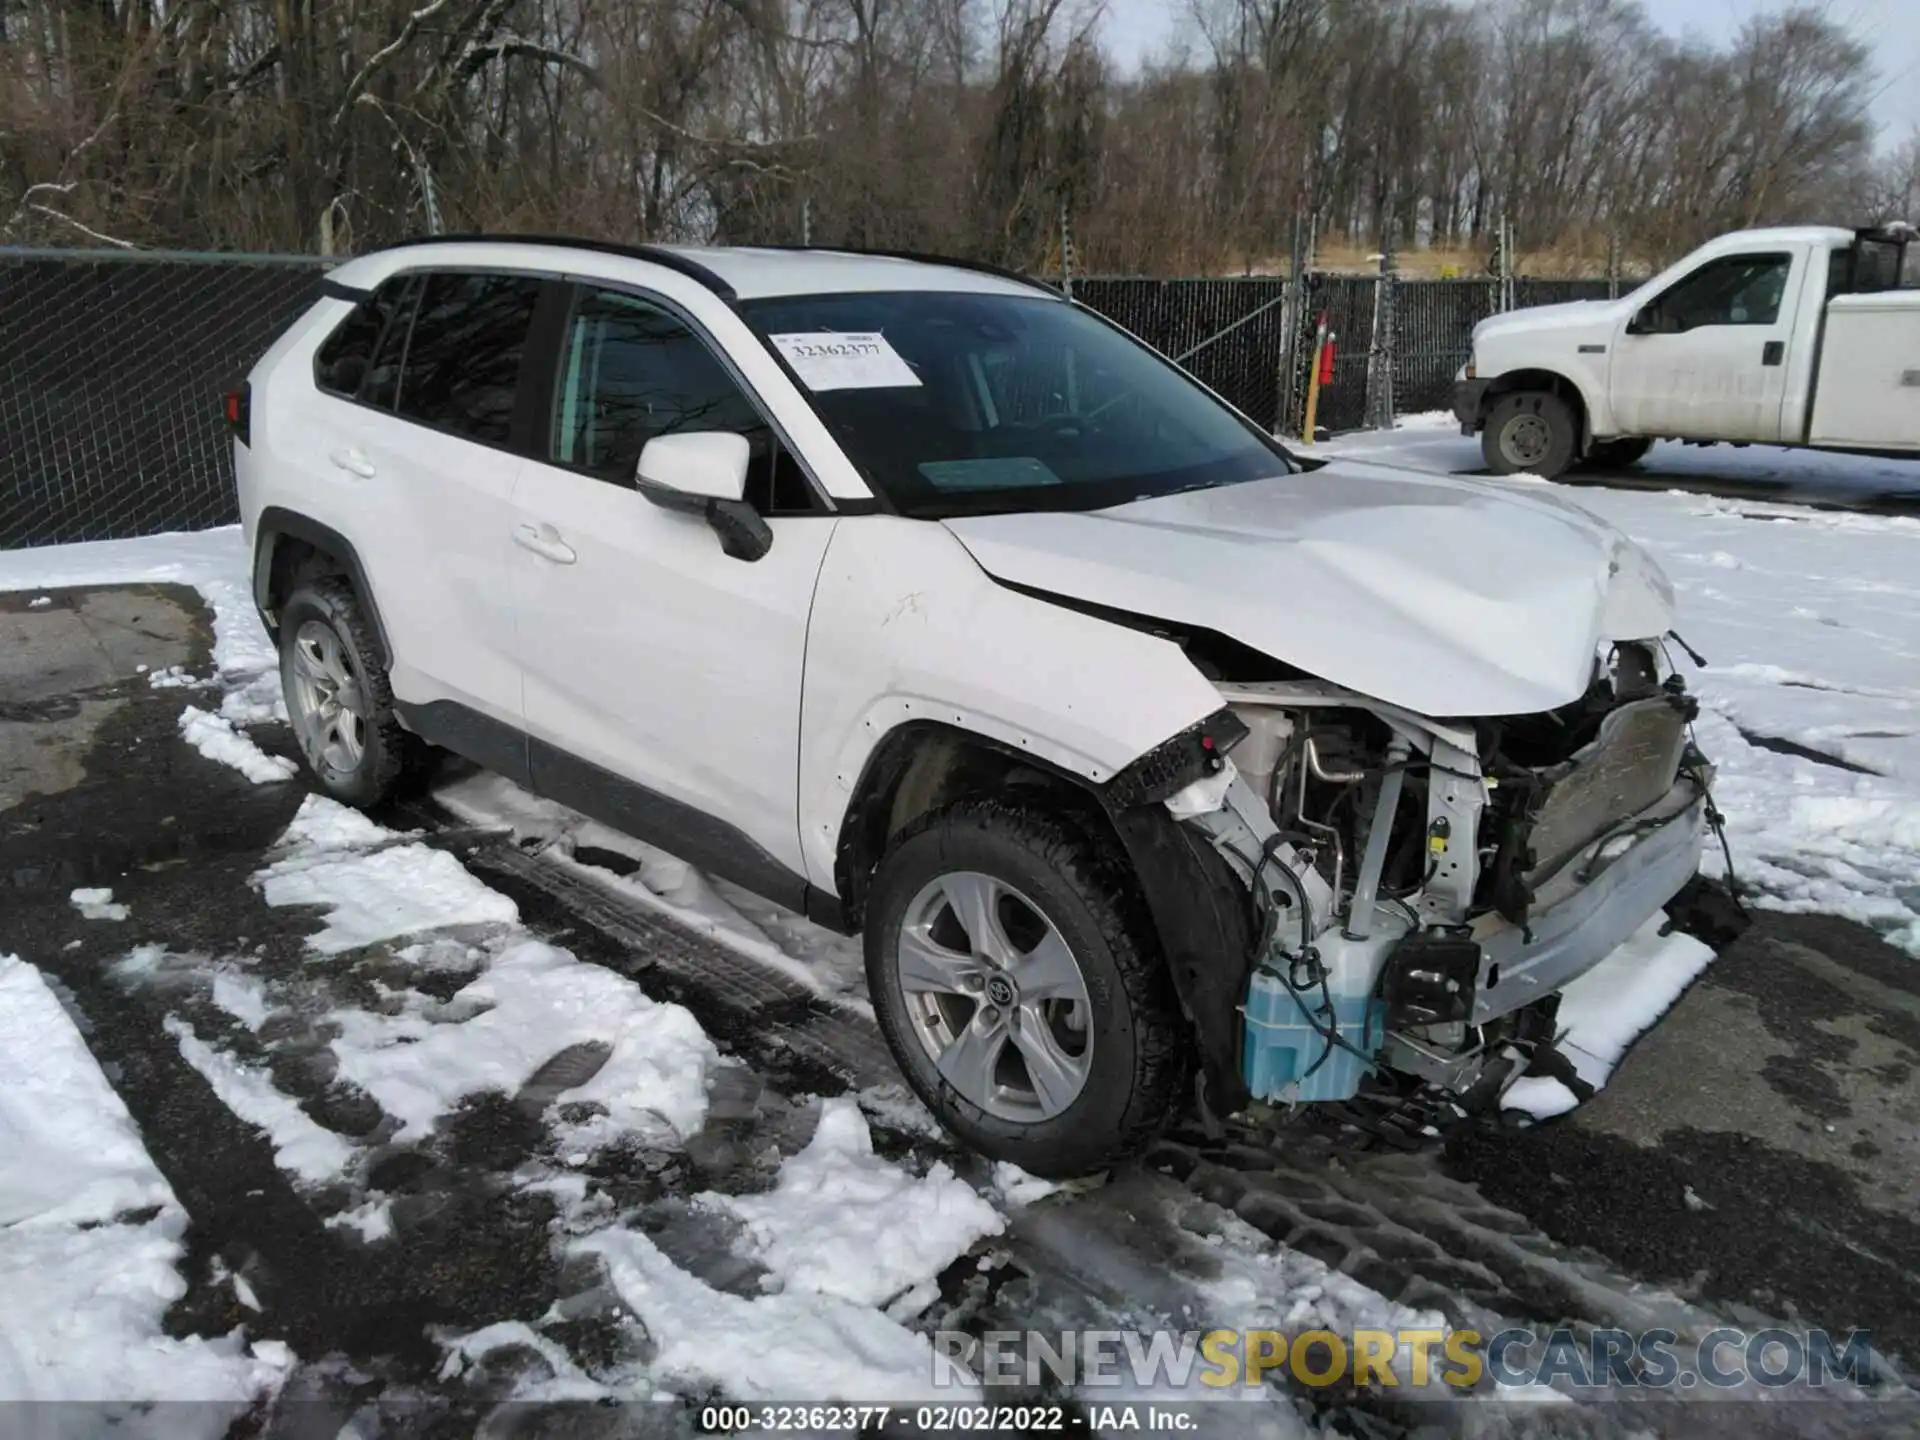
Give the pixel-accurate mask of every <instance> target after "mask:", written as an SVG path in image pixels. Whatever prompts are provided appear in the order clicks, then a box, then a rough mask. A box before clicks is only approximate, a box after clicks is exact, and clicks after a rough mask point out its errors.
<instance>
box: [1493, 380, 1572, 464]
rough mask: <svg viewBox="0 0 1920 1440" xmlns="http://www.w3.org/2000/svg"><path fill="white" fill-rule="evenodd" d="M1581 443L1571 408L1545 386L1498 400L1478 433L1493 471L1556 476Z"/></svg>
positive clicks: (1518, 391)
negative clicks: (1484, 425)
mask: <svg viewBox="0 0 1920 1440" xmlns="http://www.w3.org/2000/svg"><path fill="white" fill-rule="evenodd" d="M1579 444H1580V426H1579V422H1578V420H1577V419H1576V418H1575V416H1574V413H1573V407H1572V406H1571V405H1569V404H1568V403H1567V402H1566V401H1565V400H1562V399H1561V398H1560V397H1559V396H1558V395H1555V394H1552V393H1551V392H1549V391H1546V390H1517V391H1515V392H1514V393H1513V394H1511V395H1502V396H1501V397H1500V398H1499V399H1498V400H1496V401H1494V404H1493V409H1492V410H1491V411H1489V412H1488V414H1487V424H1486V428H1485V429H1484V430H1482V431H1481V432H1480V453H1481V455H1482V456H1483V457H1484V458H1485V460H1486V462H1487V469H1489V470H1491V471H1492V472H1493V473H1494V474H1495V475H1519V474H1523V473H1524V474H1529V475H1538V476H1539V477H1540V478H1541V479H1543V480H1553V479H1557V478H1558V477H1559V476H1561V475H1564V474H1565V473H1566V472H1567V471H1568V470H1569V469H1571V468H1572V466H1573V462H1574V458H1575V457H1574V452H1575V450H1576V449H1577V448H1578V446H1579Z"/></svg>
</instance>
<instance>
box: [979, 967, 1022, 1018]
mask: <svg viewBox="0 0 1920 1440" xmlns="http://www.w3.org/2000/svg"><path fill="white" fill-rule="evenodd" d="M1019 998H1020V992H1019V991H1018V990H1016V989H1014V988H1013V981H1011V980H1009V979H1008V978H1007V977H1006V976H1004V975H995V976H992V977H991V978H989V979H988V981H987V999H989V1000H991V1001H992V1002H993V1003H994V1004H995V1005H998V1006H999V1007H1000V1008H1001V1009H1003V1010H1004V1009H1007V1008H1009V1007H1010V1006H1011V1005H1012V1004H1013V1002H1014V1001H1015V1000H1017V999H1019Z"/></svg>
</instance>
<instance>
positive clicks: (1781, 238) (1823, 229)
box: [1702, 225, 1854, 250]
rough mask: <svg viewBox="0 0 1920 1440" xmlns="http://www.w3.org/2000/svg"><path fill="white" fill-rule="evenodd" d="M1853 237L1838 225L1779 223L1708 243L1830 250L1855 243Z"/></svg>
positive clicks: (1740, 232) (1743, 231) (1739, 232)
mask: <svg viewBox="0 0 1920 1440" xmlns="http://www.w3.org/2000/svg"><path fill="white" fill-rule="evenodd" d="M1853 238H1854V236H1853V231H1851V230H1842V229H1841V228H1840V227H1839V226H1837V225H1777V226H1774V227H1773V228H1771V229H1760V230H1735V231H1733V232H1732V233H1731V234H1727V235H1721V236H1718V237H1716V238H1715V239H1714V240H1711V241H1709V242H1708V244H1709V245H1718V244H1720V243H1721V242H1722V241H1738V242H1739V243H1740V244H1741V245H1742V246H1746V245H1751V244H1753V243H1754V242H1756V241H1761V242H1765V243H1767V244H1772V245H1824V246H1825V247H1826V248H1827V249H1829V250H1844V249H1845V248H1846V247H1847V246H1849V245H1851V244H1853ZM1702 248H1705V247H1702Z"/></svg>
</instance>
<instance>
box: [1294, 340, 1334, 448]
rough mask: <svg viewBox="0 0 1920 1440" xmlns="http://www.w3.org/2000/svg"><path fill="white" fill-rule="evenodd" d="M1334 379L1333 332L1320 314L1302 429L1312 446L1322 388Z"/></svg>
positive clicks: (1302, 435) (1303, 437) (1314, 341)
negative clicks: (1304, 421)
mask: <svg viewBox="0 0 1920 1440" xmlns="http://www.w3.org/2000/svg"><path fill="white" fill-rule="evenodd" d="M1332 379H1333V332H1332V331H1330V330H1328V329H1327V316H1326V312H1325V311H1324V310H1323V311H1321V313H1320V323H1319V325H1318V326H1317V327H1316V328H1315V329H1314V333H1313V374H1311V375H1310V376H1308V377H1307V417H1306V424H1305V425H1303V426H1302V427H1301V430H1300V438H1301V439H1302V440H1304V441H1306V442H1307V444H1309V445H1311V444H1312V443H1313V435H1314V421H1315V420H1316V419H1317V418H1318V416H1319V413H1320V387H1321V386H1322V385H1325V384H1328V383H1330V382H1331V381H1332Z"/></svg>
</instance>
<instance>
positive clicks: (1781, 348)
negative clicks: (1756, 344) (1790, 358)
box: [1760, 340, 1787, 365]
mask: <svg viewBox="0 0 1920 1440" xmlns="http://www.w3.org/2000/svg"><path fill="white" fill-rule="evenodd" d="M1786 358H1787V342H1786V341H1784V340H1769V341H1767V343H1766V346H1765V348H1764V349H1762V350H1761V352H1760V363H1761V364H1762V365H1778V364H1779V363H1780V362H1781V361H1782V360H1785V359H1786Z"/></svg>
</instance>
